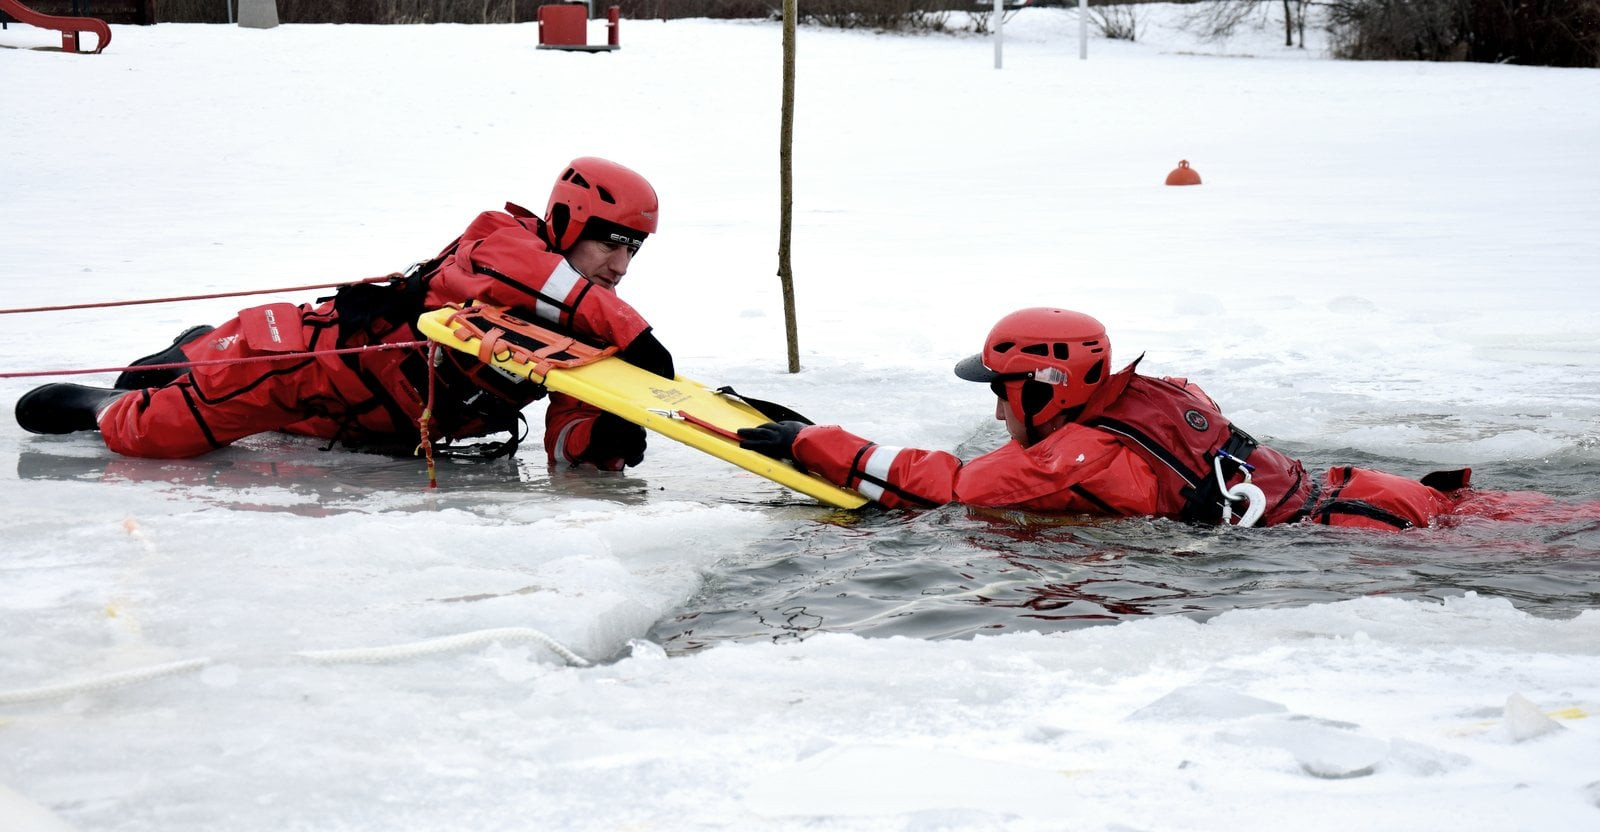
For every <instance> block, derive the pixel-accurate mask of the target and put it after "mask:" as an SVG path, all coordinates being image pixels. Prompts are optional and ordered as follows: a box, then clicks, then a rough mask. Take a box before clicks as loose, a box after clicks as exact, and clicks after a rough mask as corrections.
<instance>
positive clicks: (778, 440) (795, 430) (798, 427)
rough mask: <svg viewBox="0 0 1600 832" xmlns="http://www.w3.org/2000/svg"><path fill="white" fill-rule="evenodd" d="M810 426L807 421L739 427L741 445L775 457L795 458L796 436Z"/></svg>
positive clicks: (746, 448)
mask: <svg viewBox="0 0 1600 832" xmlns="http://www.w3.org/2000/svg"><path fill="white" fill-rule="evenodd" d="M808 427H810V425H807V424H806V423H805V422H768V423H766V424H764V425H761V426H760V427H754V428H739V447H741V448H744V449H745V450H747V451H755V452H756V453H758V454H766V455H767V456H770V457H772V458H773V459H794V438H795V437H796V436H799V435H800V431H802V430H805V429H806V428H808Z"/></svg>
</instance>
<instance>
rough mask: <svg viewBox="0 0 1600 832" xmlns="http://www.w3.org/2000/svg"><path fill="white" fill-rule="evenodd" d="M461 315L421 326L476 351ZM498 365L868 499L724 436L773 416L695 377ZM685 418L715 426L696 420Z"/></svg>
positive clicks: (774, 469) (835, 492)
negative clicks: (453, 322)
mask: <svg viewBox="0 0 1600 832" xmlns="http://www.w3.org/2000/svg"><path fill="white" fill-rule="evenodd" d="M456 312H457V310H455V309H436V310H434V311H432V312H427V313H424V314H423V315H422V317H421V318H419V319H418V320H417V326H418V328H420V329H421V330H422V333H423V334H424V335H426V336H428V337H429V338H430V339H432V340H434V341H438V342H439V343H441V344H443V345H445V346H447V347H451V348H454V349H457V350H460V351H462V352H465V353H470V354H472V355H474V356H476V355H478V353H479V348H480V346H481V345H482V340H481V339H480V338H479V337H476V336H475V335H466V336H465V337H463V335H462V334H460V333H461V332H462V330H461V329H460V328H459V327H456V326H452V325H451V323H449V318H450V316H451V315H453V314H455V313H456ZM490 363H492V364H494V366H496V367H498V368H500V369H502V370H505V371H506V372H509V373H514V374H516V375H518V376H521V377H523V378H528V379H531V380H533V381H536V382H542V383H543V384H544V385H545V386H546V387H548V388H549V389H551V390H555V391H557V392H559V393H565V394H567V395H569V396H572V397H573V398H575V399H578V400H580V401H584V402H587V403H589V404H592V405H594V406H595V407H598V408H600V409H601V410H605V411H608V412H610V413H613V414H616V415H617V416H620V417H622V418H624V419H627V420H628V421H630V422H633V423H634V424H636V425H640V426H642V427H645V428H648V429H650V430H653V431H655V432H656V433H659V434H661V435H662V436H665V437H667V438H669V439H674V440H676V441H678V442H682V443H683V444H685V445H688V446H690V447H692V448H695V449H697V450H700V451H704V452H705V453H708V454H711V455H712V456H714V457H717V458H718V459H722V460H726V461H728V462H731V463H733V464H734V465H737V466H739V467H740V468H743V469H745V470H746V471H749V472H750V473H752V474H757V475H759V476H763V477H766V478H767V479H769V480H772V481H773V482H775V483H778V484H779V485H783V486H787V487H789V488H792V489H794V490H795V491H798V492H800V493H801V494H804V495H806V496H808V497H812V498H814V499H817V500H819V501H821V502H823V503H826V504H828V505H830V506H835V507H838V508H859V507H860V506H862V505H864V504H865V503H866V502H867V498H866V497H863V496H861V495H860V494H858V493H856V492H854V491H850V490H848V489H844V488H840V487H838V486H836V485H833V484H832V483H829V482H827V481H825V480H822V479H818V478H817V477H814V476H811V475H810V474H805V473H801V472H800V471H799V470H797V469H795V468H794V467H793V466H792V465H789V464H788V463H785V462H780V461H778V460H775V459H772V458H771V457H768V456H765V455H762V454H758V453H756V452H754V451H747V450H745V449H743V448H741V447H739V444H738V442H736V441H735V440H734V439H731V438H729V437H727V436H724V435H722V434H719V433H717V432H716V430H715V429H721V430H724V431H728V432H735V431H738V429H739V428H748V427H755V426H756V425H760V424H763V423H765V422H768V421H771V420H770V419H768V418H767V417H765V416H763V415H761V413H760V412H758V411H757V410H756V409H755V408H753V407H751V406H749V405H748V404H745V403H744V402H742V401H740V400H738V399H737V398H733V397H729V396H724V395H721V394H719V393H717V392H715V391H713V390H710V389H708V388H707V387H705V386H704V385H702V384H700V383H699V382H697V381H695V380H693V379H688V378H684V377H683V376H681V375H680V376H678V377H677V378H676V379H674V380H672V381H667V380H666V379H664V378H662V377H661V376H658V375H656V374H655V373H651V372H648V371H645V370H641V369H639V368H638V367H635V366H633V365H632V364H629V363H628V362H626V361H623V360H622V359H620V358H616V357H606V358H600V359H597V360H594V361H592V362H590V363H587V364H584V365H582V366H579V367H572V368H567V369H559V368H551V369H549V370H548V371H547V372H545V373H544V374H542V375H541V374H540V373H539V371H538V369H537V366H536V365H535V364H534V363H532V362H529V361H523V360H518V358H517V357H514V356H513V355H512V354H511V352H510V351H505V352H500V353H497V354H496V355H494V356H491V361H490ZM685 416H688V417H691V418H692V419H694V420H696V421H699V422H704V423H706V424H707V425H710V426H713V427H702V426H701V425H697V424H694V423H693V422H692V421H688V420H686V419H685V418H684V417H685Z"/></svg>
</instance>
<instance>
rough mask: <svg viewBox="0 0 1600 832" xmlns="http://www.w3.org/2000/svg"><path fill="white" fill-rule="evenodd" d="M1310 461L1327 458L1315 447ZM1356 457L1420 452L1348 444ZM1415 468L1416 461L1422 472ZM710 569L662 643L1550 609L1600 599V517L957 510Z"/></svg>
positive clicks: (881, 521)
mask: <svg viewBox="0 0 1600 832" xmlns="http://www.w3.org/2000/svg"><path fill="white" fill-rule="evenodd" d="M1302 456H1303V457H1305V458H1307V464H1308V466H1310V465H1313V464H1317V463H1315V457H1316V456H1318V455H1317V454H1305V453H1304V452H1303V451H1302ZM1327 456H1330V457H1333V458H1337V459H1340V460H1343V461H1346V462H1352V463H1355V464H1362V465H1372V466H1374V467H1380V468H1386V469H1388V470H1392V471H1397V472H1405V473H1408V474H1410V473H1415V474H1419V475H1420V474H1421V473H1424V472H1423V471H1416V472H1412V471H1409V470H1408V466H1407V465H1406V464H1405V463H1401V462H1398V461H1390V460H1382V459H1376V458H1373V457H1370V456H1366V457H1362V456H1360V455H1356V454H1351V453H1349V452H1345V451H1340V452H1334V453H1330V454H1327ZM1411 467H1414V465H1413V466H1411ZM1595 474H1596V472H1595V471H1594V470H1593V468H1592V464H1590V463H1588V462H1587V461H1585V460H1567V461H1559V460H1558V461H1538V462H1521V463H1507V464H1504V465H1497V466H1486V467H1481V468H1479V469H1478V470H1475V472H1474V478H1475V481H1477V482H1478V483H1480V484H1481V485H1482V486H1484V487H1488V486H1491V485H1492V486H1494V487H1495V488H1496V489H1497V490H1519V489H1531V488H1534V487H1535V486H1538V487H1539V490H1541V491H1544V492H1545V493H1549V494H1553V495H1557V496H1560V497H1562V498H1564V499H1570V500H1574V501H1592V500H1596V499H1600V491H1597V488H1600V482H1597V480H1600V477H1596V475H1595ZM747 555H748V556H747V557H744V558H742V559H740V560H739V561H738V562H731V563H728V564H727V565H726V567H725V568H723V569H721V570H719V571H718V572H716V573H715V574H712V575H710V576H708V578H707V580H706V583H705V585H704V586H703V588H702V590H701V592H700V593H699V594H698V595H696V596H695V597H694V598H692V599H691V600H690V601H689V602H688V603H687V604H685V605H684V607H683V609H682V610H681V611H680V612H679V613H678V614H677V615H675V616H672V617H669V618H667V619H665V620H662V621H660V622H658V623H657V624H656V626H655V627H654V628H653V630H652V631H651V633H650V637H651V639H652V640H655V641H657V642H659V643H661V644H663V645H665V646H666V648H667V649H668V650H669V651H670V652H685V651H693V650H696V649H700V648H702V647H705V646H707V645H710V644H713V643H716V642H719V641H725V640H771V641H785V640H793V639H801V638H805V637H807V636H810V635H813V634H816V633H819V632H852V633H858V634H862V635H872V636H891V635H902V636H908V637H912V638H952V637H964V636H971V635H973V634H977V633H994V632H1004V631H1007V630H1033V631H1051V630H1071V629H1076V628H1080V627H1089V626H1094V625H1097V624H1107V623H1114V622H1116V621H1120V620H1123V619H1128V618H1137V617H1142V616H1152V615H1184V616H1188V617H1190V618H1194V619H1197V620H1204V619H1207V618H1210V617H1212V616H1214V615H1217V614H1219V613H1222V612H1225V611H1227V610H1233V609H1251V608H1270V607H1286V606H1288V607H1292V606H1303V605H1306V604H1313V603H1321V602H1328V601H1338V600H1343V599H1349V598H1357V597H1361V596H1367V595H1392V596H1396V597H1402V598H1414V599H1438V598H1444V597H1448V596H1459V595H1462V594H1464V593H1466V592H1477V593H1479V594H1480V595H1488V596H1495V597H1500V598H1506V599H1508V600H1510V601H1511V602H1512V603H1513V604H1514V605H1516V606H1517V607H1518V608H1519V609H1522V610H1524V611H1526V612H1528V613H1530V614H1533V615H1538V616H1547V617H1555V618H1565V617H1571V616H1574V615H1577V614H1578V613H1579V612H1581V611H1583V610H1586V609H1595V608H1600V520H1596V519H1593V518H1592V517H1591V519H1588V520H1574V521H1569V522H1560V523H1515V522H1495V521H1486V520H1476V519H1473V520H1466V521H1461V522H1457V523H1453V524H1449V525H1445V526H1443V527H1441V528H1435V529H1418V530H1412V531H1409V532H1402V533H1380V532H1369V531H1357V530H1346V529H1334V528H1328V527H1322V526H1313V525H1296V526H1288V527H1277V528H1271V529H1233V528H1202V527H1196V526H1189V525H1185V524H1182V523H1176V522H1170V521H1164V520H1160V521H1151V520H1144V519H1134V520H1104V519H1092V518H1084V517H1047V516H1039V515H1027V514H1023V513H1019V512H999V511H981V510H973V509H967V508H964V507H959V506H946V507H943V508H940V509H936V510H933V511H926V512H919V513H912V512H890V511H882V510H869V511H866V512H861V513H851V512H831V513H825V514H823V515H821V516H818V517H816V518H815V519H814V520H812V521H810V522H800V523H797V524H796V526H795V527H794V529H793V531H792V532H791V533H790V534H788V535H787V536H786V537H784V538H783V539H781V540H772V541H767V542H765V543H763V544H760V545H759V546H757V547H755V548H754V550H753V551H750V552H748V553H747Z"/></svg>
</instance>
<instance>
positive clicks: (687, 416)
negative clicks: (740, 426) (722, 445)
mask: <svg viewBox="0 0 1600 832" xmlns="http://www.w3.org/2000/svg"><path fill="white" fill-rule="evenodd" d="M673 415H674V416H677V417H678V418H679V419H682V420H683V421H685V422H688V423H689V424H691V425H694V426H695V427H698V428H702V429H705V430H708V431H711V432H712V433H714V434H716V435H718V436H721V437H722V438H724V439H732V440H733V441H735V442H739V441H741V440H740V439H739V434H737V433H735V432H733V431H731V430H728V429H727V428H724V427H719V426H717V425H713V424H711V423H710V422H707V421H706V420H704V419H700V418H697V417H696V416H695V415H694V414H692V413H690V412H689V411H687V410H675V411H673Z"/></svg>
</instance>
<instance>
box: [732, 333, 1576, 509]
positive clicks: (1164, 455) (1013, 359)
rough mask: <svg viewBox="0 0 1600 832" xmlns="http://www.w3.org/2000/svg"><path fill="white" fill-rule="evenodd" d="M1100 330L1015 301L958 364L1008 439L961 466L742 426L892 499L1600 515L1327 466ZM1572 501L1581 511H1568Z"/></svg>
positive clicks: (870, 493) (821, 471)
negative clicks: (1116, 367) (1283, 446)
mask: <svg viewBox="0 0 1600 832" xmlns="http://www.w3.org/2000/svg"><path fill="white" fill-rule="evenodd" d="M1110 361H1111V341H1110V339H1108V338H1107V337H1106V330H1105V327H1104V326H1103V325H1102V324H1101V323H1100V322H1099V321H1097V320H1095V319H1094V318H1091V317H1090V316H1088V315H1085V314H1083V313H1081V312H1072V311H1069V310H1066V309H1049V308H1033V309H1023V310H1021V311H1018V312H1013V313H1011V314H1010V315H1007V316H1005V317H1004V318H1001V319H1000V322H999V323H997V324H995V325H994V328H993V329H991V330H990V331H989V336H988V338H987V339H985V341H984V345H983V352H981V353H979V354H978V355H974V356H971V357H970V358H967V359H965V360H963V361H961V362H960V363H958V364H957V365H956V368H955V371H956V375H957V376H959V377H961V378H963V379H966V380H968V381H981V382H987V383H988V384H989V386H990V388H992V389H993V390H994V394H995V396H996V397H997V401H996V403H995V418H996V419H1000V420H1003V421H1004V422H1005V423H1006V430H1007V432H1009V433H1010V434H1011V440H1012V441H1010V442H1008V443H1006V445H1005V446H1004V447H1001V448H1000V449H998V450H995V451H992V452H990V453H987V454H984V455H983V456H980V457H978V458H977V459H974V460H972V461H971V462H967V463H962V462H961V460H959V459H957V458H956V457H955V456H953V455H951V454H948V453H945V452H943V451H926V450H919V449H916V448H897V447H892V446H888V445H878V444H875V443H873V442H870V441H868V440H866V439H862V438H861V437H859V436H856V435H854V434H852V433H849V432H848V431H845V430H844V429H843V428H840V427H837V426H833V425H805V424H802V423H800V422H769V423H767V424H765V425H762V426H760V427H756V428H746V429H744V430H741V431H739V435H740V436H741V437H742V439H743V441H742V442H741V443H740V444H741V446H742V447H744V448H747V449H750V450H754V451H759V452H761V453H763V454H766V455H768V456H771V457H775V458H777V459H790V460H793V461H794V462H795V463H796V464H797V465H799V466H800V467H802V468H804V469H806V470H807V471H810V472H811V473H813V474H816V475H818V476H820V477H822V478H823V479H825V480H828V481H829V482H832V483H834V484H835V485H839V486H843V487H846V488H853V489H855V490H857V491H860V492H861V493H862V494H864V495H866V496H867V497H869V498H871V499H873V500H875V501H877V502H878V503H880V504H882V505H884V506H887V507H890V508H896V507H903V506H934V505H941V504H944V503H951V502H959V503H965V504H968V505H974V506H986V507H995V508H1015V509H1025V510H1031V511H1048V512H1074V513H1085V514H1103V515H1111V516H1117V517H1139V516H1151V517H1166V518H1171V519H1176V520H1184V521H1188V522H1192V523H1206V524H1216V523H1231V522H1239V523H1241V524H1242V525H1257V524H1259V525H1269V526H1270V525H1276V524H1279V523H1294V522H1299V521H1302V520H1311V521H1313V522H1316V523H1324V524H1327V525H1333V526H1354V527H1361V528H1373V529H1408V528H1412V527H1415V526H1427V525H1428V524H1429V523H1430V522H1431V521H1432V520H1433V519H1434V518H1436V517H1439V516H1441V515H1445V514H1452V513H1456V514H1473V515H1480V516H1487V517H1494V518H1500V519H1507V518H1512V517H1519V516H1526V515H1527V513H1528V512H1529V511H1530V510H1538V509H1545V510H1546V511H1545V512H1542V515H1543V516H1542V518H1541V519H1551V518H1550V516H1549V513H1548V510H1549V509H1552V508H1559V509H1560V512H1561V513H1562V514H1564V515H1565V516H1566V517H1567V518H1570V517H1572V516H1585V517H1587V516H1593V517H1600V503H1591V504H1585V505H1576V506H1573V505H1564V504H1559V503H1557V502H1556V501H1555V500H1554V499H1553V498H1551V497H1548V496H1545V495H1542V494H1533V493H1528V492H1517V493H1509V492H1477V491H1474V490H1472V489H1471V488H1470V487H1469V482H1470V479H1471V474H1472V472H1471V470H1470V469H1466V468H1463V469H1459V470H1455V471H1436V472H1434V473H1431V474H1428V475H1427V476H1425V477H1423V478H1422V480H1421V481H1416V480H1409V479H1406V478H1404V477H1401V476H1397V475H1395V474H1388V473H1384V472H1382V471H1375V470H1372V469H1368V468H1356V467H1354V466H1348V465H1346V466H1340V467H1337V468H1332V469H1330V470H1328V471H1327V472H1326V473H1324V474H1323V475H1322V476H1321V477H1313V476H1310V475H1308V474H1307V473H1306V470H1305V467H1304V466H1303V465H1301V464H1300V461H1299V460H1296V459H1294V458H1292V457H1289V456H1287V455H1285V454H1283V453H1282V452H1279V451H1277V450H1274V449H1272V448H1270V447H1268V446H1266V445H1262V444H1260V443H1259V442H1257V441H1256V440H1255V439H1254V438H1252V437H1251V436H1250V435H1249V434H1247V433H1245V432H1244V431H1242V430H1240V429H1239V428H1237V427H1235V426H1234V425H1233V423H1232V422H1230V421H1228V418H1227V417H1226V416H1224V415H1223V414H1222V410H1221V409H1220V408H1219V407H1218V406H1217V403H1216V402H1214V401H1212V400H1211V397H1210V396H1207V395H1206V394H1205V392H1204V391H1202V390H1201V389H1200V388H1199V387H1198V386H1196V385H1194V384H1192V383H1190V382H1189V381H1188V380H1187V379H1182V378H1153V377H1150V376H1143V375H1140V374H1139V373H1137V372H1136V368H1137V367H1138V364H1139V361H1138V360H1137V359H1136V360H1134V362H1133V363H1132V364H1129V365H1128V366H1127V367H1125V368H1123V369H1122V370H1121V371H1120V372H1115V373H1114V372H1111V369H1110ZM1573 511H1576V512H1577V515H1573V514H1572V512H1573Z"/></svg>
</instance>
